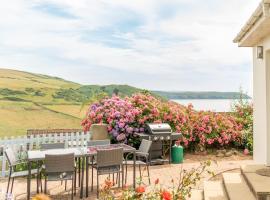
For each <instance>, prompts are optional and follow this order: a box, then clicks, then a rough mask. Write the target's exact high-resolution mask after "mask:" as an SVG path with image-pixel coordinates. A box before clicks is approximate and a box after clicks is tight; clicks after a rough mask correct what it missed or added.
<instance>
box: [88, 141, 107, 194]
mask: <svg viewBox="0 0 270 200" xmlns="http://www.w3.org/2000/svg"><path fill="white" fill-rule="evenodd" d="M109 144H111V141H110V140H90V141H88V142H87V147H94V146H100V145H109ZM95 164H96V158H95V157H91V158H90V160H89V162H88V164H87V166H88V167H87V169H86V170H89V166H91V171H92V182H91V191H93V182H94V180H93V176H94V168H93V165H95ZM86 178H87V179H88V178H89V177H86Z"/></svg>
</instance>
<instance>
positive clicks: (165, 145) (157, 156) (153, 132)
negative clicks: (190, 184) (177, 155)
mask: <svg viewBox="0 0 270 200" xmlns="http://www.w3.org/2000/svg"><path fill="white" fill-rule="evenodd" d="M136 135H137V136H138V137H140V138H141V139H147V140H151V141H153V143H152V147H151V151H150V161H151V164H159V163H164V162H166V161H167V162H169V163H170V162H171V147H172V143H173V141H175V140H178V139H180V138H181V137H182V135H181V133H173V132H172V129H171V126H170V125H169V124H166V123H162V124H146V132H145V133H136ZM167 152H169V158H168V159H166V153H167Z"/></svg>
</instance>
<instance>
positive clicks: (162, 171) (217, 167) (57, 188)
mask: <svg viewBox="0 0 270 200" xmlns="http://www.w3.org/2000/svg"><path fill="white" fill-rule="evenodd" d="M252 163H253V161H252V160H239V161H235V160H234V161H218V162H217V163H216V164H214V163H213V164H212V166H211V170H213V171H214V172H215V173H216V174H218V173H220V172H223V171H228V170H230V169H235V168H239V167H240V166H241V165H243V164H252ZM198 165H199V163H198V162H194V163H185V164H183V166H182V165H181V164H177V165H174V164H171V165H169V164H167V165H156V166H151V167H150V175H151V181H152V182H154V180H156V179H157V178H159V180H160V183H161V184H162V185H163V186H164V187H171V186H172V182H171V180H172V179H174V180H175V181H176V179H177V178H178V177H179V173H180V170H181V166H182V167H183V169H191V168H193V167H196V166H198ZM137 176H138V171H137ZM105 178H106V176H101V179H100V183H103V181H104V179H105ZM207 179H209V177H204V179H203V180H202V181H201V183H199V184H198V186H196V189H202V186H203V181H204V180H207ZM89 182H90V178H89ZM144 182H145V183H148V179H147V178H144ZM131 183H132V169H131V168H129V171H128V183H127V185H131ZM43 185H44V183H43ZM6 186H7V178H2V179H0V190H2V191H5V190H6ZM84 186H85V184H84ZM89 186H90V185H89ZM79 190H80V188H77V194H76V197H75V198H74V199H76V200H77V199H79ZM70 191H71V184H70V183H68V185H67V191H66V192H65V189H64V184H63V185H61V183H60V182H49V183H48V193H49V194H50V196H51V198H52V199H53V200H58V199H59V200H64V199H70ZM84 191H85V190H84ZM35 194H36V180H35V179H33V180H32V184H31V195H35ZM13 195H14V197H15V199H16V200H23V199H26V179H17V180H15V182H14V188H13ZM84 199H96V179H95V177H94V191H93V192H91V190H90V188H89V197H88V198H85V197H84ZM193 199H195V198H194V197H193Z"/></svg>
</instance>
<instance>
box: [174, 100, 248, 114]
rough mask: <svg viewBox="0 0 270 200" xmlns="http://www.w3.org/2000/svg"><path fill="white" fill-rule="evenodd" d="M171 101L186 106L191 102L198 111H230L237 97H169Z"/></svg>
mask: <svg viewBox="0 0 270 200" xmlns="http://www.w3.org/2000/svg"><path fill="white" fill-rule="evenodd" d="M171 101H175V102H177V103H179V104H182V105H186V106H187V105H188V104H190V103H191V104H192V105H193V107H194V109H195V110H198V111H199V110H207V111H214V112H230V111H231V110H232V109H231V108H232V105H233V104H234V103H235V102H236V101H237V99H171ZM248 101H251V100H248Z"/></svg>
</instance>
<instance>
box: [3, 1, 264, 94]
mask: <svg viewBox="0 0 270 200" xmlns="http://www.w3.org/2000/svg"><path fill="white" fill-rule="evenodd" d="M258 3H259V0H250V1H249V2H247V1H246V0H227V1H215V0H206V1H199V0H169V1H168V0H136V1H126V0H115V1H105V0H91V2H90V1H87V0H78V1H73V0H57V1H56V0H47V1H44V0H42V1H41V0H32V1H21V0H10V1H8V0H6V1H5V3H2V5H1V7H0V66H3V67H15V68H20V69H23V70H30V71H34V72H41V73H48V74H52V75H56V76H62V77H64V78H70V79H72V80H74V81H79V82H84V83H93V82H92V81H96V83H100V84H103V83H113V82H116V83H128V84H133V85H135V86H139V87H144V88H150V89H167V90H194V89H196V90H227V91H230V90H237V89H238V88H239V86H240V84H241V85H242V86H243V87H244V89H246V90H249V92H251V91H252V90H251V87H250V85H251V84H250V82H251V52H250V50H249V49H239V48H238V47H237V45H236V44H233V43H232V40H233V38H234V36H235V35H236V34H237V32H238V31H239V30H240V28H241V26H242V24H244V23H245V21H246V20H247V19H248V17H249V16H250V15H251V13H252V12H253V10H254V9H255V8H256V6H257V4H258ZM132 23H135V24H132ZM95 31H98V32H97V33H95V34H94V32H95ZM97 37H98V38H97ZM104 41H105V42H104ZM111 43H113V44H114V43H117V45H112V44H111ZM124 43H125V45H124ZM87 69H91V70H89V71H87ZM80 70H81V71H82V73H81V74H80V73H79V71H80ZM103 70H105V71H106V72H110V73H112V75H111V76H108V75H107V74H106V75H103V77H102V74H100V73H98V72H97V71H103ZM93 71H94V72H93ZM220 72H222V74H221V73H220ZM95 73H97V75H98V76H100V77H95V78H93V79H91V80H89V78H87V77H89V76H91V75H92V74H95ZM113 73H115V74H113ZM121 73H122V74H125V76H128V78H126V77H125V78H123V80H122V81H121V80H119V79H117V80H115V79H114V78H115V77H118V75H117V74H121ZM134 74H139V76H140V77H141V78H142V77H144V80H145V81H136V78H137V80H139V78H138V77H136V76H134ZM75 75H76V76H75ZM149 76H154V77H156V78H157V79H154V81H156V83H153V79H151V81H152V82H151V81H150V80H147V79H148V77H149ZM105 77H106V80H104V79H105ZM110 77H111V79H110ZM164 77H170V80H173V83H172V82H170V81H168V78H167V79H166V78H164ZM179 77H181V78H179ZM182 77H184V78H182ZM228 78H233V82H232V81H230V83H227V81H228ZM189 80H190V81H189ZM189 82H190V83H189Z"/></svg>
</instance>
